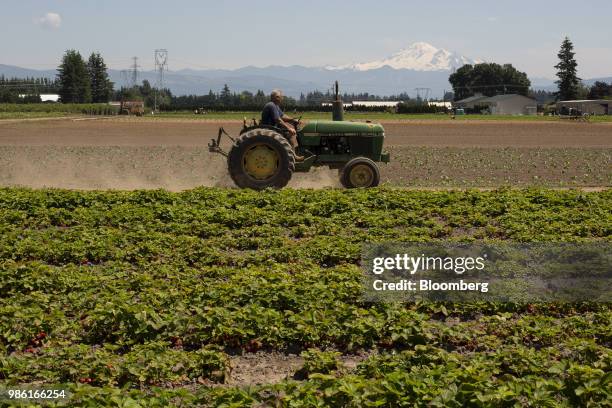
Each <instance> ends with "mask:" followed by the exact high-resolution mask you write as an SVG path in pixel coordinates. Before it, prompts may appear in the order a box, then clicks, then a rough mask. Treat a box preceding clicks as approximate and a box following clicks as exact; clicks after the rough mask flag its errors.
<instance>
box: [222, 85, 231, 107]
mask: <svg viewBox="0 0 612 408" xmlns="http://www.w3.org/2000/svg"><path fill="white" fill-rule="evenodd" d="M219 98H220V99H221V103H222V104H223V105H224V106H229V105H230V104H231V103H232V92H231V91H230V89H229V86H227V84H225V85H223V89H222V90H221V94H220V95H219Z"/></svg>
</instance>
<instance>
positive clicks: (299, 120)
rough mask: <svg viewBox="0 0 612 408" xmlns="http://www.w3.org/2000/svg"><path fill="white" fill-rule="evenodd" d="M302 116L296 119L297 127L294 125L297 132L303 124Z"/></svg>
mask: <svg viewBox="0 0 612 408" xmlns="http://www.w3.org/2000/svg"><path fill="white" fill-rule="evenodd" d="M302 116H303V115H300V117H299V118H297V119H295V125H294V126H295V130H298V128H299V127H300V124H301V123H302Z"/></svg>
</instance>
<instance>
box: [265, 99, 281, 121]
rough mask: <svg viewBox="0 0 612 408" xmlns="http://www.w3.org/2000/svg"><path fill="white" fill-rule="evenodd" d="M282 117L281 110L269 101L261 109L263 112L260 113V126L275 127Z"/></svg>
mask: <svg viewBox="0 0 612 408" xmlns="http://www.w3.org/2000/svg"><path fill="white" fill-rule="evenodd" d="M283 115H284V113H283V111H282V110H281V108H280V106H278V105H277V104H275V103H274V102H272V101H270V102H268V103H266V105H265V106H264V108H263V111H261V124H262V125H269V126H276V124H277V123H278V121H279V119H280V118H282V117H283Z"/></svg>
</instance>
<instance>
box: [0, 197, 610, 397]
mask: <svg viewBox="0 0 612 408" xmlns="http://www.w3.org/2000/svg"><path fill="white" fill-rule="evenodd" d="M611 208H612V193H610V192H609V191H607V190H606V191H601V192H589V193H586V192H580V191H550V190H535V189H534V190H497V191H447V192H425V191H403V190H394V189H384V188H383V189H372V190H350V191H348V190H340V191H339V190H320V191H309V190H290V189H287V190H282V191H264V192H253V191H240V190H223V189H214V188H201V189H196V190H191V191H186V192H183V193H169V192H167V191H163V190H153V191H134V192H117V191H114V192H113V191H108V192H95V191H94V192H78V191H63V190H27V189H0V234H1V235H0V237H1V240H0V295H1V296H0V381H2V383H3V384H9V385H16V384H26V383H33V382H35V383H43V384H53V383H66V384H68V386H69V387H70V388H71V389H72V391H73V396H72V397H71V400H70V401H69V402H68V404H69V405H77V406H110V405H115V406H116V405H119V406H178V405H182V406H190V405H191V406H201V405H210V406H223V404H225V405H224V406H250V405H253V404H256V403H263V404H272V405H278V406H342V405H345V406H381V405H383V406H415V405H416V406H581V405H584V406H587V405H588V406H605V405H606V403H608V402H609V401H610V398H611V396H610V391H609V390H610V387H609V384H610V374H609V373H610V362H611V359H612V354H611V351H610V347H611V344H612V330H611V329H610V328H611V327H612V311H611V309H610V304H607V303H605V304H594V303H580V304H554V303H543V304H527V305H519V304H510V303H487V302H475V303H467V304H453V303H416V304H414V303H411V304H397V303H392V304H384V303H377V304H371V303H366V302H364V301H362V298H361V294H362V286H361V285H362V284H361V276H362V272H361V270H360V267H359V261H360V256H361V247H362V244H363V242H379V241H387V240H393V241H420V242H426V241H439V240H445V241H472V240H487V241H494V240H513V241H521V242H531V241H536V242H543V241H568V242H573V241H592V240H598V241H609V240H610V236H611V234H610V232H611V228H612V215H611V214H612V211H610V209H611ZM312 348H317V349H319V350H320V351H317V350H313V349H312ZM309 349H310V350H309ZM305 350H306V351H305ZM308 350H309V351H308ZM364 350H365V351H367V352H368V353H371V354H372V355H371V356H370V357H369V358H367V359H366V360H364V361H362V362H361V363H360V364H359V365H358V366H357V368H356V369H347V368H343V367H342V364H340V363H339V361H338V360H337V358H338V356H339V354H338V353H343V354H350V353H357V352H360V351H364ZM255 351H261V352H267V351H283V352H299V351H304V354H303V357H304V359H305V362H304V366H303V367H302V368H301V369H300V370H299V372H297V371H296V373H295V374H296V378H306V377H307V379H305V380H303V381H294V380H287V381H283V382H281V383H279V384H267V385H263V386H258V387H248V386H247V384H245V386H243V387H227V386H223V387H221V386H219V385H220V384H221V383H223V382H226V381H228V379H231V378H232V368H233V367H232V364H231V363H230V356H231V355H234V354H240V353H252V352H255ZM300 373H301V377H300ZM138 404H140V405H138Z"/></svg>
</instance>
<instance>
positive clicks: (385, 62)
mask: <svg viewBox="0 0 612 408" xmlns="http://www.w3.org/2000/svg"><path fill="white" fill-rule="evenodd" d="M481 62H483V61H482V60H479V59H471V58H468V57H464V56H462V55H459V54H456V53H454V52H451V51H448V50H445V49H441V48H436V47H434V46H433V45H431V44H428V43H426V42H416V43H414V44H412V45H411V46H409V47H408V48H405V49H403V50H400V51H398V52H396V53H395V54H393V55H391V56H390V57H388V58H384V59H382V60H378V61H371V62H363V63H358V64H349V65H342V66H336V67H327V69H331V70H340V69H351V70H354V71H369V70H371V69H378V68H382V67H384V66H389V67H391V68H394V69H410V70H414V71H451V70H453V69H454V68H459V67H461V66H463V65H465V64H477V63H481Z"/></svg>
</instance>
